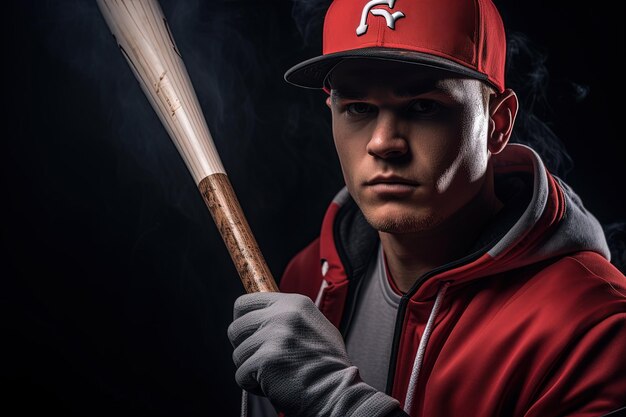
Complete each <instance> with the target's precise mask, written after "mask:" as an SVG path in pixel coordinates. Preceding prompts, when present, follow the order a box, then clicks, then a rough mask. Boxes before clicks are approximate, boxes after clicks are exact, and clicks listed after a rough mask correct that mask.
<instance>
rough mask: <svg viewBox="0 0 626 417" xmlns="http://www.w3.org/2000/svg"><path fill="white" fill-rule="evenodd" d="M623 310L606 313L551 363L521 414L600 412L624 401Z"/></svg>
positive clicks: (534, 416) (583, 414) (584, 414)
mask: <svg viewBox="0 0 626 417" xmlns="http://www.w3.org/2000/svg"><path fill="white" fill-rule="evenodd" d="M625 346H626V312H620V313H617V314H613V315H610V316H608V317H607V318H606V319H604V320H602V321H601V322H600V323H598V324H597V325H595V326H593V327H592V328H591V329H590V330H589V331H588V332H586V334H585V335H584V336H583V337H582V338H579V339H578V340H575V341H573V342H572V343H571V347H570V348H569V349H567V351H566V352H564V354H563V355H562V356H561V357H560V358H559V359H558V360H557V361H556V363H554V364H553V368H552V369H551V371H550V373H549V375H548V376H547V377H546V380H545V383H544V384H543V385H542V386H541V387H540V388H539V389H538V394H537V396H536V397H535V401H534V402H533V404H532V405H531V406H530V407H529V408H528V409H527V410H528V411H527V412H526V413H525V415H524V417H539V416H547V415H563V416H576V417H587V416H589V417H591V416H601V415H605V414H607V413H610V412H612V411H614V410H617V409H619V408H621V407H624V406H625V405H626V396H624V393H626V355H624V347H625Z"/></svg>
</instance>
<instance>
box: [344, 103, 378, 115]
mask: <svg viewBox="0 0 626 417" xmlns="http://www.w3.org/2000/svg"><path fill="white" fill-rule="evenodd" d="M372 110H373V107H372V106H371V105H369V104H367V103H362V102H355V103H350V104H348V105H346V111H347V112H348V114H350V115H364V114H367V113H369V112H371V111H372Z"/></svg>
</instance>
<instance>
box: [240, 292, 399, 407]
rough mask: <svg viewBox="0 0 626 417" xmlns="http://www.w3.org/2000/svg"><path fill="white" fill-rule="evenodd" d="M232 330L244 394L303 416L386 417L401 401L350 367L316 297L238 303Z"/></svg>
mask: <svg viewBox="0 0 626 417" xmlns="http://www.w3.org/2000/svg"><path fill="white" fill-rule="evenodd" d="M234 319H235V320H234V321H233V322H232V323H231V325H230V326H229V327H228V338H229V339H230V341H231V343H232V344H233V347H234V348H235V350H234V352H233V361H234V362H235V366H236V367H237V372H236V374H235V379H236V380H237V383H238V384H239V386H241V387H242V388H243V389H245V390H247V391H249V392H252V393H255V394H258V395H265V396H267V397H268V398H269V400H270V401H271V402H272V404H274V406H276V407H277V408H278V409H279V410H280V411H282V412H284V413H285V414H286V415H288V416H299V417H320V416H329V417H335V416H336V417H379V416H380V417H382V416H387V415H388V414H390V413H392V412H394V410H398V409H399V403H398V401H397V400H395V399H393V398H391V397H389V396H388V395H386V394H384V393H382V392H379V391H377V390H375V389H374V388H372V387H371V386H369V385H367V384H366V383H364V382H363V381H361V378H360V377H359V371H358V369H357V368H356V367H355V366H353V365H352V364H351V363H350V360H349V359H348V354H347V353H346V348H345V345H344V342H343V339H342V337H341V334H340V333H339V331H338V330H337V328H336V327H335V326H334V325H333V324H332V323H330V322H329V321H328V320H327V319H326V317H324V315H323V314H322V313H321V312H320V311H319V310H318V309H317V307H316V306H315V304H313V302H312V301H311V299H310V298H308V297H305V296H303V295H299V294H282V293H254V294H245V295H242V296H241V297H239V298H238V299H237V300H236V301H235V309H234Z"/></svg>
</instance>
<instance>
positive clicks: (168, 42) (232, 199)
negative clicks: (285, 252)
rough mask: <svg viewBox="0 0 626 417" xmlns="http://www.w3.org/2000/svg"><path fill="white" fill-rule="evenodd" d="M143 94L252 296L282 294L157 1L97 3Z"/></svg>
mask: <svg viewBox="0 0 626 417" xmlns="http://www.w3.org/2000/svg"><path fill="white" fill-rule="evenodd" d="M97 2H98V6H99V8H100V11H101V12H102V14H103V16H104V18H105V20H106V22H107V24H108V26H109V28H110V29H111V32H112V33H113V36H114V37H115V40H116V42H117V44H118V46H119V48H120V50H121V52H122V54H123V55H124V57H125V58H126V60H127V61H128V64H129V65H130V68H131V69H132V71H133V73H134V74H135V77H137V80H138V81H139V83H140V84H141V88H142V90H143V92H144V93H145V94H146V97H147V98H148V100H149V101H150V104H151V105H152V107H153V108H154V110H155V111H156V113H157V114H158V116H159V118H160V119H161V122H162V123H163V126H164V127H165V129H166V130H167V133H168V134H169V136H170V138H171V139H172V141H173V142H174V145H176V148H177V149H178V152H179V153H180V155H181V157H182V158H183V160H184V161H185V164H186V165H187V168H188V169H189V172H190V173H191V176H192V177H193V179H194V181H195V183H196V185H197V186H198V189H199V190H200V194H201V195H202V197H203V199H204V202H205V203H206V205H207V207H208V208H209V211H210V212H211V216H212V217H213V220H214V221H215V224H216V225H217V228H218V229H219V231H220V234H221V235H222V239H223V240H224V243H225V244H226V247H227V249H228V252H229V253H230V256H231V258H232V260H233V262H234V264H235V267H236V269H237V272H238V273H239V277H240V278H241V281H242V283H243V286H244V288H245V290H246V291H247V292H258V291H278V287H277V285H276V282H275V281H274V278H273V277H272V274H271V272H270V270H269V268H268V267H267V264H266V263H265V259H264V258H263V255H262V254H261V251H260V250H259V247H258V245H257V242H256V240H255V238H254V236H253V234H252V231H251V230H250V226H249V225H248V222H247V220H246V218H245V216H244V214H243V211H242V210H241V206H240V205H239V201H238V200H237V197H236V195H235V192H234V190H233V187H232V185H231V183H230V181H229V180H228V176H227V175H226V171H225V170H224V166H223V165H222V161H221V160H220V157H219V154H218V153H217V149H216V148H215V144H214V143H213V137H212V136H211V133H210V131H209V128H208V126H207V123H206V120H205V118H204V115H203V113H202V109H201V107H200V103H199V102H198V98H197V96H196V93H195V90H194V88H193V85H192V84H191V80H190V78H189V74H188V73H187V69H186V68H185V64H184V62H183V60H182V57H181V55H180V52H179V50H178V47H177V46H176V43H175V42H174V37H173V36H172V33H171V32H170V30H169V26H168V24H167V20H166V19H165V16H164V15H163V11H162V10H161V6H160V5H159V3H158V1H157V0H97Z"/></svg>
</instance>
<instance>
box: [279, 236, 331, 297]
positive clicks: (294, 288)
mask: <svg viewBox="0 0 626 417" xmlns="http://www.w3.org/2000/svg"><path fill="white" fill-rule="evenodd" d="M320 262H321V261H320V238H319V237H318V238H316V239H314V240H313V241H312V242H311V243H309V244H308V245H307V246H306V247H305V248H304V249H302V250H301V251H300V252H298V253H297V254H296V255H295V256H294V257H293V258H292V259H291V260H290V261H289V263H288V264H287V267H286V268H285V272H284V273H283V276H282V277H281V279H280V290H281V291H282V292H287V293H298V294H304V295H308V296H309V297H310V298H312V299H314V298H315V296H316V294H317V292H318V290H319V287H320V285H321V282H322V279H323V277H322V271H321V264H320Z"/></svg>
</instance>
